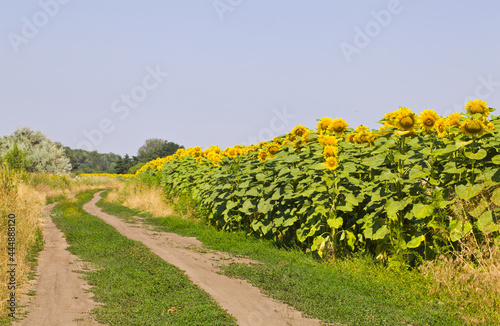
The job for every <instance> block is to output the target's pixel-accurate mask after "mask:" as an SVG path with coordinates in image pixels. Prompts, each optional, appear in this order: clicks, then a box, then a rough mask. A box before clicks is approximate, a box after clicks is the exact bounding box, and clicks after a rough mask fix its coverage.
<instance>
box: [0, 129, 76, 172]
mask: <svg viewBox="0 0 500 326" xmlns="http://www.w3.org/2000/svg"><path fill="white" fill-rule="evenodd" d="M15 145H16V146H18V149H19V150H21V151H22V152H23V153H25V154H26V164H27V165H26V166H25V169H26V170H27V171H29V172H35V171H36V172H50V173H67V172H69V171H71V164H70V160H69V159H68V157H66V155H65V153H64V149H63V147H62V145H61V144H59V143H54V142H52V141H51V140H50V139H49V138H47V136H45V135H44V134H43V133H42V132H40V131H33V130H31V129H30V128H28V127H24V128H18V129H17V130H16V131H14V133H13V134H12V135H10V136H5V137H3V138H1V139H0V155H2V156H4V155H5V154H6V153H7V152H9V151H11V150H13V148H14V146H15Z"/></svg>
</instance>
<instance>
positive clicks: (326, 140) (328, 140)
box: [318, 135, 339, 146]
mask: <svg viewBox="0 0 500 326" xmlns="http://www.w3.org/2000/svg"><path fill="white" fill-rule="evenodd" d="M318 142H319V143H320V144H321V145H323V146H337V145H338V143H339V141H338V139H337V138H336V137H335V136H328V135H319V136H318Z"/></svg>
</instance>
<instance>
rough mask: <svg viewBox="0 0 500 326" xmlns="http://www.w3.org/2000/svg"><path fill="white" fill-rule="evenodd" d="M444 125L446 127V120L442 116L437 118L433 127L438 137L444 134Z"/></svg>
mask: <svg viewBox="0 0 500 326" xmlns="http://www.w3.org/2000/svg"><path fill="white" fill-rule="evenodd" d="M446 127H447V120H446V119H444V118H439V119H438V120H437V121H436V125H435V129H436V131H437V133H438V135H439V137H443V136H445V135H446V132H447V130H446Z"/></svg>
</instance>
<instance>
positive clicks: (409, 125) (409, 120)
mask: <svg viewBox="0 0 500 326" xmlns="http://www.w3.org/2000/svg"><path fill="white" fill-rule="evenodd" d="M416 125H417V116H416V115H415V113H413V112H412V111H411V110H410V109H408V108H405V107H401V108H399V110H398V111H397V116H396V127H397V128H398V129H399V130H404V131H413V129H414V128H415V126H416Z"/></svg>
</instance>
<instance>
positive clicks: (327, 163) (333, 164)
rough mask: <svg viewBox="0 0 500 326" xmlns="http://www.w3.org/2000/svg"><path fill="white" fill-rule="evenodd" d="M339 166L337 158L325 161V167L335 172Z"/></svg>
mask: <svg viewBox="0 0 500 326" xmlns="http://www.w3.org/2000/svg"><path fill="white" fill-rule="evenodd" d="M338 165H339V162H338V161H337V158H335V157H333V156H332V157H329V158H327V159H326V161H325V166H326V168H327V169H328V170H335V169H336V168H337V166H338Z"/></svg>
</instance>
